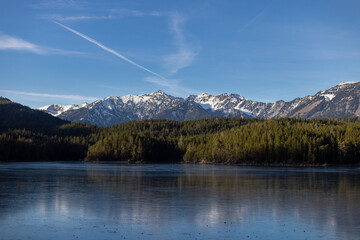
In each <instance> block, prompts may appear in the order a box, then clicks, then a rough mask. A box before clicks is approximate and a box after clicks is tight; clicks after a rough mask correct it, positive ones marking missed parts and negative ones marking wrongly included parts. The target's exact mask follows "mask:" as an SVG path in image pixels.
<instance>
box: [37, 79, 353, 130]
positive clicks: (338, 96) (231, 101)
mask: <svg viewBox="0 0 360 240" xmlns="http://www.w3.org/2000/svg"><path fill="white" fill-rule="evenodd" d="M359 99H360V82H345V83H340V84H338V85H336V86H335V87H333V88H331V89H329V90H326V91H320V92H318V93H317V94H315V95H314V96H306V97H303V98H296V99H294V100H292V101H290V102H285V101H282V100H281V101H277V102H275V103H263V102H257V101H251V100H248V99H246V98H244V97H242V96H240V95H237V94H228V93H225V94H220V95H217V96H213V95H210V94H207V93H202V94H200V95H197V96H196V95H190V96H189V97H187V98H185V99H183V98H179V97H173V96H170V95H167V94H165V93H164V92H162V91H157V92H153V93H151V94H143V95H138V96H135V95H126V96H123V97H114V96H113V97H107V98H105V99H102V100H97V101H95V102H93V103H91V104H86V103H85V104H83V105H69V106H60V105H56V104H53V105H49V106H45V107H42V108H40V110H42V111H44V112H47V113H50V114H52V115H53V116H58V117H60V118H61V119H64V120H69V121H72V122H83V123H91V124H95V125H98V126H111V125H114V124H119V123H123V122H127V121H132V120H142V119H160V118H161V119H169V120H192V119H200V118H210V117H214V116H218V117H223V116H226V117H227V116H229V117H244V118H252V117H257V118H278V117H301V118H314V117H345V116H360V104H359Z"/></svg>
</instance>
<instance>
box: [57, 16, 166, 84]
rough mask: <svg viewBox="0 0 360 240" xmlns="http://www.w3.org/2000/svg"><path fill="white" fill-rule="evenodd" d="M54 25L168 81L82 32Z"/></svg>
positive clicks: (62, 25)
mask: <svg viewBox="0 0 360 240" xmlns="http://www.w3.org/2000/svg"><path fill="white" fill-rule="evenodd" d="M54 23H55V24H57V25H59V26H60V27H62V28H65V29H66V30H68V31H70V32H72V33H74V34H76V35H78V36H79V37H81V38H83V39H85V40H87V41H89V42H91V43H93V44H95V45H96V46H98V47H100V48H102V49H104V50H105V51H107V52H109V53H111V54H113V55H115V56H117V57H119V58H121V59H123V60H124V61H126V62H128V63H130V64H131V65H134V66H135V67H137V68H140V69H142V70H144V71H146V72H148V73H151V74H152V75H154V76H156V77H158V78H161V79H164V80H166V78H165V77H163V76H161V75H160V74H158V73H156V72H154V71H151V70H150V69H148V68H146V67H144V66H142V65H140V64H138V63H136V62H134V61H132V60H130V59H129V58H127V57H125V56H124V55H122V54H121V53H119V52H117V51H115V50H113V49H111V48H109V47H107V46H105V45H103V44H101V43H100V42H98V41H96V40H95V39H92V38H91V37H89V36H86V35H85V34H83V33H80V32H78V31H76V30H74V29H72V28H70V27H68V26H66V25H64V24H61V23H58V22H55V21H54Z"/></svg>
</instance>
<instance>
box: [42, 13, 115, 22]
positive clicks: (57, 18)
mask: <svg viewBox="0 0 360 240" xmlns="http://www.w3.org/2000/svg"><path fill="white" fill-rule="evenodd" d="M39 17H40V18H42V19H47V20H51V21H60V22H75V21H85V20H108V19H114V18H116V16H113V15H101V16H96V15H93V16H92V15H76V16H62V15H59V14H47V15H40V16H39Z"/></svg>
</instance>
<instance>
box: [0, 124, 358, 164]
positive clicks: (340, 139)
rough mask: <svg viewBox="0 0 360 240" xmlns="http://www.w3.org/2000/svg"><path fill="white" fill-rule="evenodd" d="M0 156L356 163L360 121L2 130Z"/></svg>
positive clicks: (5, 158)
mask: <svg viewBox="0 0 360 240" xmlns="http://www.w3.org/2000/svg"><path fill="white" fill-rule="evenodd" d="M0 160H1V161H41V160H43V161H50V160H87V161H129V162H183V161H184V162H190V163H199V162H201V163H234V164H261V165H263V164H269V165H271V164H279V165H302V164H307V165H321V164H341V165H343V164H358V163H359V160H360V121H359V119H358V118H344V119H307V120H304V119H296V118H280V119H270V120H264V119H242V118H211V119H200V120H192V121H169V120H143V121H132V122H127V123H123V124H120V125H115V126H112V127H107V128H100V127H96V126H91V125H85V124H80V123H70V124H63V125H59V126H51V127H48V128H46V129H44V128H39V129H36V128H28V129H26V128H24V129H19V128H16V129H7V130H2V131H1V134H0Z"/></svg>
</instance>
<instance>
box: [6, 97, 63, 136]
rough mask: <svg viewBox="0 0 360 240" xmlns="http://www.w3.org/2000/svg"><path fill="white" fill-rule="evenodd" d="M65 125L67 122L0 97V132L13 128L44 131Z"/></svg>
mask: <svg viewBox="0 0 360 240" xmlns="http://www.w3.org/2000/svg"><path fill="white" fill-rule="evenodd" d="M66 123H69V122H68V121H65V120H61V119H60V118H56V117H53V116H51V115H50V114H47V113H44V112H41V111H38V110H34V109H31V108H29V107H26V106H23V105H21V104H18V103H15V102H12V101H10V100H9V99H7V98H2V97H0V131H4V130H7V129H15V128H20V129H23V128H25V129H28V130H36V131H39V130H45V131H46V130H48V129H49V128H52V127H55V126H59V125H62V124H66Z"/></svg>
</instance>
